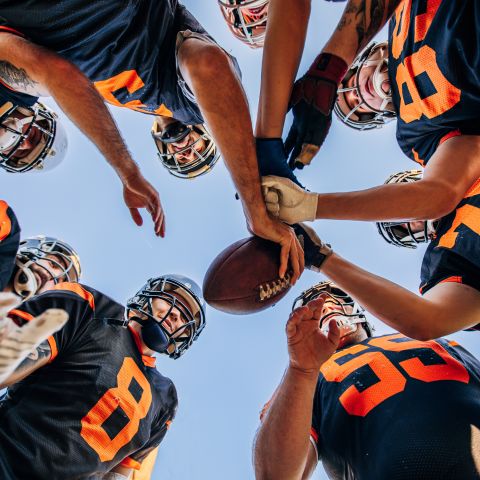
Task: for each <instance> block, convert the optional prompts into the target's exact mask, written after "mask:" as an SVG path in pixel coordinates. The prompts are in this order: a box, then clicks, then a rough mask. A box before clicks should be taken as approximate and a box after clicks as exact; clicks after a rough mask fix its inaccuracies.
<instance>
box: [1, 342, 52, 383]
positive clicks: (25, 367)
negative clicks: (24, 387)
mask: <svg viewBox="0 0 480 480" xmlns="http://www.w3.org/2000/svg"><path fill="white" fill-rule="evenodd" d="M19 348H21V346H20V345H19ZM8 349H12V350H15V345H11V346H9V347H5V346H2V350H3V351H4V352H3V353H2V352H0V367H1V365H2V363H3V362H4V361H5V360H8V352H6V351H5V350H8ZM50 356H51V349H50V344H49V343H48V341H47V340H45V341H44V342H42V343H41V344H40V345H39V346H38V347H37V348H36V349H35V350H33V351H32V352H31V353H30V354H29V355H28V356H27V357H26V358H25V360H23V361H22V363H20V365H19V366H18V367H17V368H16V369H15V370H14V372H13V373H12V374H11V375H10V376H9V377H8V381H7V383H8V384H9V385H11V384H13V383H16V382H18V381H20V380H23V379H24V378H25V377H27V376H28V375H30V374H31V373H33V372H34V371H35V370H37V369H38V368H40V367H42V366H43V365H45V364H46V363H47V362H48V360H49V359H50ZM5 357H6V358H5Z"/></svg>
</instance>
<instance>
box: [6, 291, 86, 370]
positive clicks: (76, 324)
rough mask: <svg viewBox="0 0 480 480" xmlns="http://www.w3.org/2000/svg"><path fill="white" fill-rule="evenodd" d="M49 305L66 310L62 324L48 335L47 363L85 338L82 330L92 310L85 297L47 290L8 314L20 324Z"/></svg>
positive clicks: (49, 306) (70, 292)
mask: <svg viewBox="0 0 480 480" xmlns="http://www.w3.org/2000/svg"><path fill="white" fill-rule="evenodd" d="M68 285H69V284H67V283H64V284H60V285H58V287H60V286H62V287H64V286H67V287H68ZM73 285H76V284H73ZM49 308H61V309H63V310H65V311H66V312H67V313H68V321H67V323H66V324H65V326H64V327H63V328H62V329H60V330H59V331H58V332H56V333H54V334H53V335H51V336H50V337H48V343H49V344H50V349H51V351H52V356H51V358H50V362H52V361H53V360H55V358H56V357H57V356H58V355H59V354H61V353H62V352H63V351H65V350H66V349H69V348H70V347H71V346H73V345H74V344H76V343H80V342H82V341H83V340H84V338H83V333H84V332H85V329H86V328H85V327H86V326H87V325H88V318H89V317H92V316H93V309H92V305H91V304H90V303H89V301H88V299H85V298H84V297H82V296H80V295H78V294H76V293H74V292H72V291H68V290H50V291H48V292H45V293H42V294H41V295H37V296H35V297H33V298H32V299H31V300H28V301H26V302H23V303H22V304H21V305H20V306H19V307H18V308H16V309H14V310H12V311H11V312H10V313H9V316H10V317H11V318H12V319H13V320H14V321H15V322H16V323H18V324H23V323H25V322H28V321H30V320H32V319H33V318H35V317H37V316H38V315H40V314H41V313H43V312H44V311H45V310H47V309H49Z"/></svg>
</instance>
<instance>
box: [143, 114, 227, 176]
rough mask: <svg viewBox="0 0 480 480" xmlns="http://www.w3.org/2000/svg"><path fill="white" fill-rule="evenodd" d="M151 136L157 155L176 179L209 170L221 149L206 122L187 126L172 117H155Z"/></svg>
mask: <svg viewBox="0 0 480 480" xmlns="http://www.w3.org/2000/svg"><path fill="white" fill-rule="evenodd" d="M152 137H153V140H154V142H155V145H156V147H157V150H158V158H159V159H160V162H161V163H162V165H163V166H164V167H165V168H166V169H167V171H168V172H169V173H170V174H172V175H173V176H175V177H177V178H187V179H189V178H195V177H199V176H200V175H204V174H205V173H207V172H209V171H210V170H211V169H212V168H213V166H214V165H215V164H216V163H217V160H218V159H219V158H220V152H219V150H218V149H217V146H216V145H215V142H214V141H213V138H212V136H211V134H210V133H209V131H208V129H207V127H206V126H205V125H204V124H199V125H191V126H189V125H185V124H183V123H182V122H179V121H177V120H174V119H173V118H169V117H160V116H158V117H156V119H155V121H154V122H153V127H152Z"/></svg>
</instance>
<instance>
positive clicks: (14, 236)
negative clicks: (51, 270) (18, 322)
mask: <svg viewBox="0 0 480 480" xmlns="http://www.w3.org/2000/svg"><path fill="white" fill-rule="evenodd" d="M19 244H20V225H19V224H18V221H17V217H16V216H15V214H14V213H13V210H12V209H11V208H10V207H9V206H8V204H7V202H5V201H4V200H0V292H1V291H2V290H3V289H4V288H5V287H6V286H7V285H8V282H9V281H10V278H11V276H12V272H13V268H14V267H15V256H16V255H17V251H18V246H19Z"/></svg>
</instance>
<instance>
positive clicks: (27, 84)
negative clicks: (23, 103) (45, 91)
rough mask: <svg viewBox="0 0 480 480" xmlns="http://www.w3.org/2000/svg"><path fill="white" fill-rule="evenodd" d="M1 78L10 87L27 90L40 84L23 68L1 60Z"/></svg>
mask: <svg viewBox="0 0 480 480" xmlns="http://www.w3.org/2000/svg"><path fill="white" fill-rule="evenodd" d="M0 79H2V80H3V81H4V82H5V83H6V84H7V85H8V86H9V87H12V88H15V89H17V88H18V89H19V90H25V89H27V88H32V87H36V86H38V83H37V82H34V81H33V80H32V79H31V78H30V77H29V76H28V75H27V72H25V70H24V69H23V68H17V67H15V66H14V65H12V64H11V63H9V62H5V61H0Z"/></svg>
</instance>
